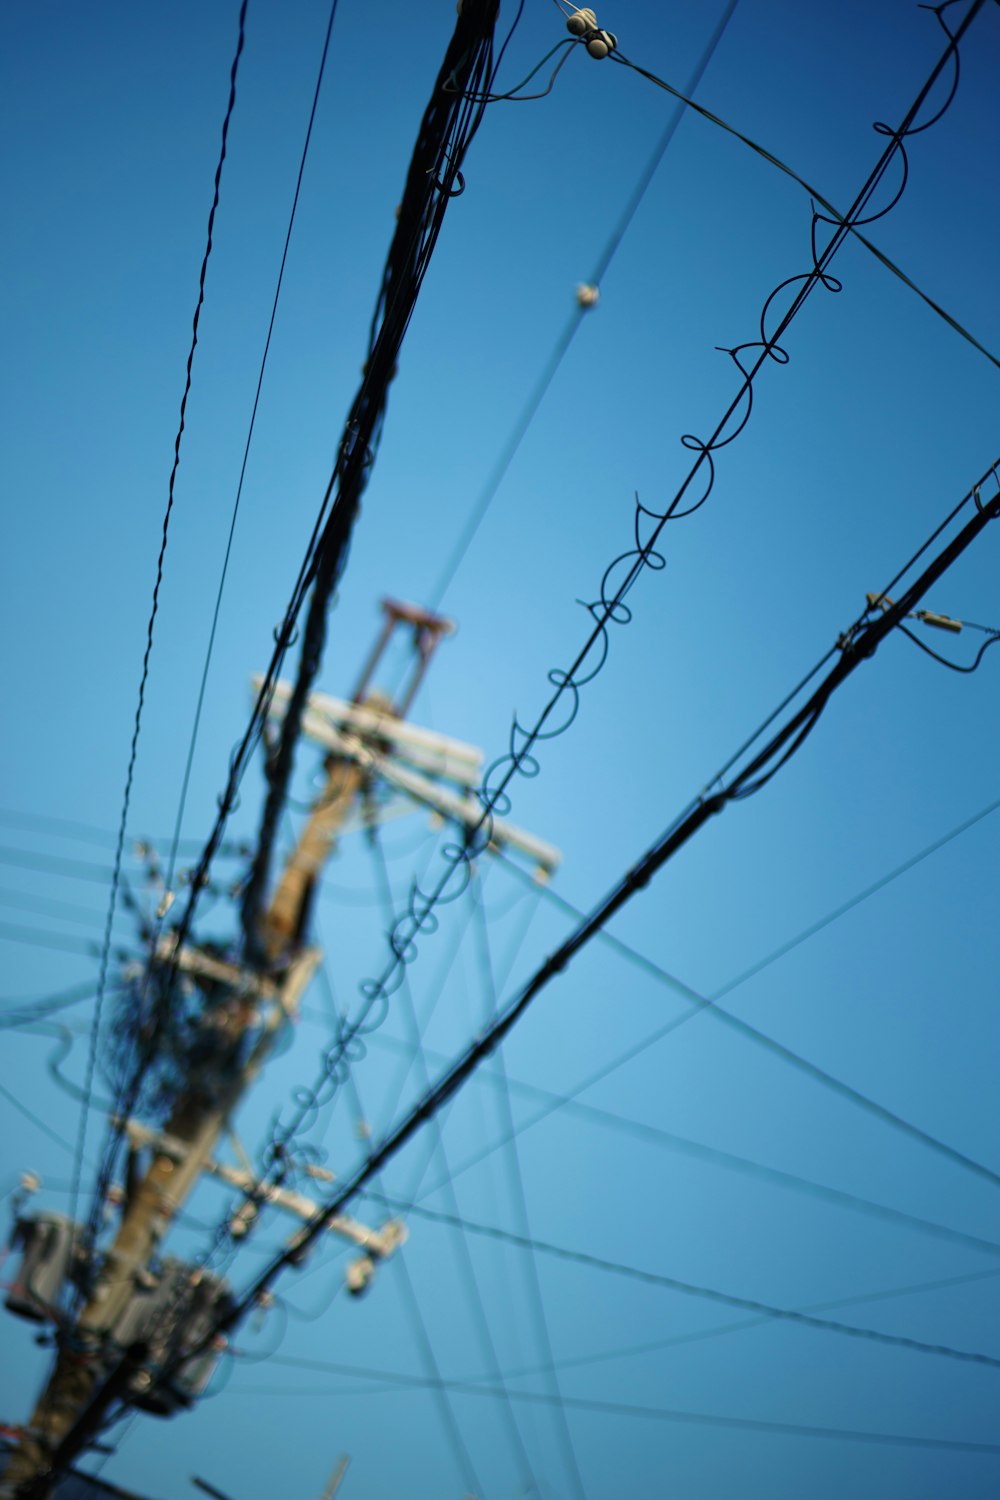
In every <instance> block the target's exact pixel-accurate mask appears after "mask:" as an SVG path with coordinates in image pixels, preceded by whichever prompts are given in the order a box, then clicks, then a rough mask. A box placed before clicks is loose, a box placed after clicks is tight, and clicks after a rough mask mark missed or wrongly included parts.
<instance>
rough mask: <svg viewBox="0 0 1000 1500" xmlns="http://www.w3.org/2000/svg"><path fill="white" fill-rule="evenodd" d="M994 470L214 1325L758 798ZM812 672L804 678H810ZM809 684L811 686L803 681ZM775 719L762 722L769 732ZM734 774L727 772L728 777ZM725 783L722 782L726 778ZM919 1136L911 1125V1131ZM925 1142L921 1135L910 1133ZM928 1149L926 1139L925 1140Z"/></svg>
mask: <svg viewBox="0 0 1000 1500" xmlns="http://www.w3.org/2000/svg"><path fill="white" fill-rule="evenodd" d="M990 472H991V470H987V474H986V475H984V476H983V477H982V478H981V479H980V480H978V481H977V483H976V484H975V485H973V486H972V487H971V488H970V489H969V490H968V491H967V492H966V494H965V495H964V496H963V498H962V499H961V500H960V501H959V503H958V505H957V506H956V507H955V508H954V509H953V510H952V511H951V512H950V514H949V516H948V517H946V519H945V521H944V522H942V524H941V526H939V527H938V528H936V530H935V532H934V533H933V535H932V537H931V538H929V539H928V541H926V542H924V543H923V544H922V545H921V547H920V548H919V549H918V550H917V552H916V553H915V554H914V557H913V558H912V559H911V560H910V562H909V563H908V564H907V565H906V567H905V568H904V569H903V570H901V571H900V572H899V573H897V575H896V577H895V578H894V579H893V582H892V586H893V587H895V584H896V583H897V582H898V581H900V579H901V578H902V577H903V576H904V574H905V573H906V572H908V571H909V569H911V568H912V566H914V564H915V561H916V559H919V558H920V557H922V556H923V554H924V553H925V552H926V551H927V550H928V549H929V547H930V546H931V545H932V543H933V541H934V540H935V539H936V538H937V537H938V536H939V535H940V533H941V531H942V529H943V528H944V527H946V526H948V525H949V523H954V521H955V520H956V519H957V517H958V516H959V514H960V513H961V511H962V510H964V509H966V508H967V507H970V506H971V507H973V514H972V516H971V518H970V519H969V520H967V521H966V522H965V524H964V525H963V526H962V528H961V529H960V530H959V531H958V532H957V534H956V535H954V536H953V538H952V540H951V541H950V542H948V543H946V544H945V545H943V546H942V547H941V549H940V550H939V551H938V552H937V553H936V555H935V556H934V557H933V558H932V559H931V561H930V562H929V563H928V564H927V565H926V566H925V568H924V569H923V571H922V572H921V573H920V574H919V575H918V576H917V578H916V579H915V580H914V581H913V583H912V584H910V585H909V587H908V588H907V589H906V591H905V592H904V593H903V594H902V595H901V596H900V599H899V601H898V602H897V603H896V604H894V605H892V606H891V607H890V608H888V609H886V610H884V611H881V612H880V611H877V610H876V611H875V612H874V614H873V611H872V607H871V606H869V607H868V608H866V610H865V612H864V613H863V614H862V615H861V616H860V617H859V618H858V619H857V620H855V622H854V623H853V624H852V625H851V626H849V628H848V629H847V630H846V631H844V632H843V633H842V634H841V635H840V636H839V637H838V641H837V646H836V652H837V654H838V660H837V661H836V662H835V664H834V665H833V667H832V668H831V669H830V670H829V672H827V673H826V675H825V676H824V677H823V678H822V679H821V680H820V682H819V684H818V685H817V686H816V687H815V688H814V689H813V691H812V692H811V693H810V694H809V696H808V698H807V699H806V701H805V702H804V703H803V704H802V705H801V706H800V707H798V708H790V709H788V710H787V711H785V712H784V717H783V719H782V722H781V723H780V724H779V727H778V728H777V729H776V730H775V731H774V732H773V733H772V734H771V735H770V738H768V739H767V740H766V742H765V743H764V745H763V746H762V748H760V749H759V750H756V751H754V748H753V747H754V745H755V744H756V742H757V740H758V739H759V738H760V737H761V736H762V734H763V733H764V732H766V730H764V729H762V730H759V731H757V732H756V733H755V734H754V735H753V736H752V737H751V739H750V740H749V741H747V742H746V744H745V746H744V748H743V749H742V750H741V751H740V752H738V757H739V759H740V760H742V762H743V764H742V765H741V767H740V768H739V769H738V770H734V769H733V766H734V763H735V762H734V760H731V761H730V762H728V763H727V766H726V767H725V769H724V771H723V772H722V773H720V774H719V775H717V776H716V777H714V778H712V780H711V781H710V782H709V783H708V784H707V788H706V791H705V792H703V793H701V794H700V795H699V796H698V797H697V798H696V799H695V800H694V801H693V802H692V803H691V804H690V805H689V807H688V809H686V810H685V812H684V813H682V814H681V815H680V816H679V817H678V818H677V819H676V820H675V821H674V822H673V823H672V824H671V825H670V827H669V828H668V829H666V830H665V832H664V833H663V834H662V835H661V836H660V837H659V838H658V839H657V840H656V841H655V842H654V843H653V844H652V845H651V846H650V848H649V849H648V850H647V851H646V853H645V854H644V855H643V856H642V857H641V858H640V859H638V860H637V861H636V862H635V863H634V864H633V865H632V866H631V867H630V868H629V869H628V870H627V871H626V872H625V874H624V875H623V876H622V877H621V879H620V880H619V881H618V882H617V883H616V885H615V886H614V887H613V888H612V889H611V890H610V891H609V892H608V894H607V895H606V896H605V897H604V898H603V900H602V901H601V902H600V903H599V904H598V905H597V906H596V907H595V908H594V910H593V911H592V912H591V914H590V915H589V916H588V917H587V918H586V919H585V920H584V921H582V922H580V923H579V924H578V925H577V927H576V928H575V929H574V931H573V932H572V933H571V934H570V936H569V937H568V938H567V939H566V940H565V941H564V942H563V943H562V944H561V945H560V946H559V947H558V948H557V949H556V951H555V952H554V953H553V954H552V955H551V956H550V957H549V958H548V959H547V960H546V961H545V962H544V963H543V964H542V965H541V967H540V968H539V969H538V970H536V972H535V974H534V975H533V976H532V977H531V978H530V979H529V980H528V981H527V983H526V984H525V985H524V986H523V987H522V988H521V989H520V990H519V991H518V993H517V994H516V995H515V996H514V997H513V998H512V999H511V1000H510V1001H508V1003H507V1004H506V1005H505V1006H504V1007H503V1009H502V1010H501V1011H500V1012H499V1013H498V1014H497V1016H496V1017H495V1019H494V1020H493V1021H492V1022H491V1024H490V1025H489V1026H487V1027H485V1028H484V1029H483V1031H482V1032H481V1034H480V1035H479V1036H478V1037H476V1038H475V1039H474V1040H473V1041H472V1042H471V1043H470V1044H469V1046H468V1047H467V1048H466V1049H465V1051H464V1052H463V1053H462V1054H460V1056H459V1057H458V1058H456V1059H455V1061H454V1062H453V1063H452V1064H451V1066H450V1067H449V1068H448V1069H447V1070H446V1071H445V1072H444V1074H443V1075H442V1076H441V1077H440V1078H439V1079H438V1081H437V1083H436V1084H434V1085H433V1087H432V1088H430V1089H428V1090H427V1092H426V1093H425V1094H424V1096H423V1097H422V1098H421V1099H419V1100H418V1101H417V1103H416V1104H415V1105H414V1106H413V1107H412V1109H410V1110H409V1112H408V1113H407V1114H406V1115H405V1116H404V1118H403V1119H402V1120H401V1121H400V1122H399V1123H398V1124H397V1125H396V1126H395V1127H394V1128H393V1129H392V1130H391V1131H390V1132H389V1133H388V1134H387V1135H386V1136H385V1137H384V1138H383V1139H382V1141H381V1142H380V1143H379V1144H378V1145H377V1146H376V1147H375V1148H374V1149H373V1150H372V1152H371V1153H370V1154H369V1156H368V1157H367V1158H366V1160H365V1161H363V1162H362V1163H361V1165H360V1166H359V1167H358V1168H357V1169H356V1170H355V1172H354V1173H353V1174H352V1176H351V1177H350V1178H349V1179H347V1180H345V1181H344V1183H343V1185H342V1186H341V1187H340V1188H339V1189H338V1191H337V1193H336V1194H335V1195H334V1196H333V1197H332V1198H331V1199H330V1200H328V1202H327V1203H326V1204H325V1205H324V1207H323V1208H322V1210H321V1211H319V1212H318V1213H317V1215H316V1216H315V1218H313V1219H312V1220H310V1222H309V1224H308V1225H307V1226H306V1228H305V1229H304V1231H303V1234H302V1237H301V1240H300V1241H299V1242H298V1244H297V1245H296V1247H295V1249H294V1250H293V1251H285V1252H283V1253H282V1254H281V1255H279V1256H277V1257H275V1259H274V1260H273V1261H272V1262H271V1264H270V1265H269V1266H267V1267H266V1268H265V1269H264V1271H263V1272H262V1273H261V1275H260V1276H259V1277H258V1278H257V1279H256V1280H255V1281H254V1282H253V1283H252V1285H251V1286H250V1288H249V1290H248V1292H247V1293H246V1295H245V1296H244V1297H243V1298H242V1300H241V1301H240V1302H239V1303H238V1304H237V1305H236V1307H235V1308H234V1309H233V1311H232V1313H231V1314H230V1315H229V1316H228V1317H227V1318H226V1319H225V1320H223V1321H222V1323H220V1325H219V1326H220V1328H221V1329H223V1330H228V1329H230V1328H232V1327H234V1326H235V1325H236V1324H237V1323H238V1322H239V1320H240V1319H241V1318H242V1317H243V1316H244V1315H245V1314H246V1312H247V1311H248V1310H249V1309H250V1308H252V1307H253V1306H254V1305H255V1304H256V1302H257V1300H258V1298H259V1297H260V1295H261V1294H262V1293H263V1292H265V1291H267V1289H268V1288H269V1287H270V1285H271V1283H272V1282H273V1281H274V1280H275V1278H276V1277H277V1276H279V1275H280V1273H281V1272H282V1271H283V1270H284V1269H286V1267H288V1266H289V1265H291V1264H293V1263H294V1262H295V1261H296V1260H297V1259H298V1258H299V1257H300V1254H301V1251H302V1250H303V1249H305V1248H307V1247H308V1246H309V1244H311V1243H312V1242H313V1241H315V1240H316V1239H317V1238H318V1237H319V1236H320V1235H321V1234H323V1233H324V1231H325V1229H326V1226H327V1225H328V1224H329V1222H330V1221H331V1219H333V1218H334V1217H335V1216H336V1215H337V1214H338V1213H340V1212H341V1211H342V1210H343V1209H344V1207H345V1206H346V1205H347V1204H348V1203H349V1202H350V1201H351V1199H352V1198H353V1197H354V1196H355V1194H356V1193H358V1192H359V1191H360V1190H361V1189H362V1188H363V1187H364V1186H365V1185H366V1184H367V1183H368V1182H370V1181H371V1180H372V1178H373V1177H375V1176H376V1175H377V1174H378V1173H379V1172H380V1171H381V1170H382V1168H383V1167H384V1166H385V1165H386V1164H387V1163H388V1162H389V1161H391V1160H392V1159H393V1158H394V1157H395V1156H396V1155H397V1154H398V1153H399V1152H400V1151H401V1150H402V1148H403V1147H404V1146H405V1145H406V1144H407V1143H408V1142H409V1141H410V1140H411V1139H412V1138H413V1136H414V1135H416V1134H417V1132H418V1131H419V1130H420V1129H421V1128H422V1127H423V1125H424V1124H425V1123H426V1122H427V1121H428V1120H430V1119H432V1118H433V1116H434V1115H436V1114H437V1112H438V1111H439V1110H440V1109H441V1108H442V1107H443V1106H444V1105H445V1104H446V1103H447V1102H448V1101H449V1100H450V1099H451V1098H453V1097H454V1095H455V1094H456V1093H458V1091H459V1090H460V1089H461V1088H462V1087H463V1086H464V1084H465V1083H466V1082H467V1081H468V1079H469V1078H470V1077H471V1076H472V1074H473V1073H474V1072H475V1071H476V1069H477V1068H478V1067H479V1066H480V1064H481V1063H482V1062H483V1061H484V1060H485V1059H486V1058H487V1057H489V1056H491V1055H492V1054H493V1053H494V1052H495V1050H496V1048H497V1047H498V1046H499V1045H500V1043H501V1042H502V1041H503V1040H504V1038H505V1037H506V1036H507V1035H508V1033H509V1032H510V1031H511V1030H512V1029H513V1028H514V1026H516V1024H517V1022H518V1021H519V1020H520V1018H521V1017H522V1016H523V1015H524V1013H525V1012H526V1011H527V1010H528V1008H529V1007H530V1006H531V1004H532V1002H533V1000H534V999H535V998H536V997H537V995H538V994H539V993H540V992H541V991H542V990H543V989H545V988H546V986H547V985H548V984H549V983H550V982H551V981H552V980H553V979H554V978H556V977H557V976H558V975H559V974H561V973H562V972H563V970H564V969H565V968H566V967H567V966H568V964H569V963H570V962H571V960H572V959H573V958H574V957H575V956H576V954H577V953H579V952H580V951H581V950H582V949H583V948H584V947H585V946H586V945H587V943H588V942H590V941H591V939H592V938H594V937H595V936H596V934H597V933H598V932H600V930H601V929H602V928H603V927H604V926H605V925H606V923H607V922H608V921H609V920H610V919H611V917H612V916H613V915H614V914H615V913H616V912H617V911H619V910H620V909H621V908H622V907H623V906H625V905H626V904H627V903H628V902H629V901H630V900H631V899H632V897H633V896H634V895H635V894H636V892H638V891H640V890H642V889H643V888H644V887H645V886H646V885H647V884H648V883H649V881H650V880H651V879H652V878H653V876H654V875H655V874H656V873H657V872H658V871H659V870H660V869H662V867H663V866H664V865H665V864H666V863H667V861H668V860H669V859H671V858H672V857H673V856H674V855H675V854H676V853H677V852H678V851H679V850H680V849H681V848H682V847H683V846H684V845H685V844H686V843H687V842H688V841H689V840H690V839H691V838H693V837H694V835H695V834H696V833H697V832H698V831H699V830H700V829H701V828H702V827H704V825H705V824H706V823H707V822H708V821H709V820H710V819H711V818H712V817H713V816H715V815H716V814H717V813H719V812H721V811H722V809H723V808H724V807H725V806H727V804H728V803H729V802H732V801H740V800H743V799H746V798H748V797H750V796H753V795H754V794H755V793H757V792H758V791H761V790H762V789H763V788H764V787H765V786H766V785H767V783H768V782H769V781H770V780H771V778H772V777H773V776H775V775H776V774H777V772H778V771H779V770H780V769H781V767H782V766H783V765H785V764H786V763H787V762H788V761H789V760H790V759H791V758H792V756H794V755H795V754H796V753H797V752H798V750H800V749H801V747H802V745H803V744H804V743H805V741H806V739H807V737H808V735H809V734H810V733H811V731H812V730H813V728H815V725H816V724H817V722H818V720H819V718H820V716H821V715H822V713H823V711H824V709H825V708H826V706H827V704H828V703H829V702H830V699H831V698H832V697H833V695H834V693H835V692H836V691H837V689H838V688H840V687H841V686H842V685H843V684H844V683H845V682H846V681H847V679H848V678H849V677H850V676H851V675H852V674H853V673H854V672H855V671H856V670H857V669H858V667H859V666H861V665H862V664H863V663H864V662H866V661H868V660H869V659H870V658H871V657H872V656H873V655H874V654H875V652H876V651H877V649H878V647H879V646H880V645H881V643H882V642H883V641H884V640H885V638H886V636H888V635H889V634H890V633H891V632H892V631H893V630H894V629H895V628H896V626H897V625H898V624H899V622H900V620H901V619H904V618H905V617H906V615H907V614H908V613H909V612H910V611H911V610H913V609H914V608H915V607H916V605H917V604H918V603H919V601H920V600H921V599H922V598H923V596H924V595H925V594H926V592H927V591H928V589H930V588H931V587H932V586H933V585H934V584H935V583H936V582H937V580H938V579H939V578H940V577H941V576H942V575H943V574H944V573H945V572H946V571H947V570H948V568H950V567H951V566H952V565H953V563H955V562H956V561H957V559H958V558H959V557H960V556H961V555H962V554H963V553H964V552H965V551H966V550H967V549H968V548H969V547H970V546H971V545H972V543H973V542H974V541H975V540H976V539H977V538H978V537H979V536H981V534H982V532H983V531H984V530H985V529H986V527H987V526H988V525H989V524H990V522H991V521H992V520H995V519H996V518H997V516H998V515H1000V491H998V493H997V494H996V495H994V496H993V497H992V499H990V500H989V501H988V502H987V501H983V499H982V497H981V493H980V487H981V486H982V485H983V484H984V483H985V482H986V479H987V478H988V476H989V474H990ZM814 675H815V673H811V674H809V676H810V678H812V677H813V676H814ZM807 680H808V679H807ZM774 718H775V715H774V714H772V715H769V717H768V718H767V719H766V720H765V721H764V724H765V726H767V727H770V726H771V724H772V722H773V720H774ZM730 773H732V774H730ZM726 778H728V779H726ZM909 1128H911V1129H912V1130H913V1131H915V1132H916V1127H909ZM917 1133H919V1134H921V1135H924V1132H917ZM926 1139H927V1143H928V1144H931V1143H932V1142H931V1138H929V1137H927V1138H926ZM937 1144H938V1146H940V1147H941V1149H942V1150H944V1151H945V1152H946V1154H948V1155H949V1156H951V1157H952V1158H953V1159H954V1160H956V1161H958V1162H960V1163H961V1164H963V1165H964V1166H966V1167H967V1168H968V1169H969V1170H970V1171H974V1172H975V1173H976V1174H977V1175H979V1176H981V1177H984V1178H986V1179H988V1180H989V1181H991V1182H992V1183H993V1184H994V1185H1000V1173H997V1172H995V1171H993V1170H992V1169H991V1168H989V1167H986V1166H984V1165H983V1164H981V1163H979V1162H976V1161H974V1160H973V1159H972V1158H968V1157H965V1156H964V1155H963V1154H962V1153H960V1152H958V1151H956V1150H954V1148H951V1147H946V1146H943V1144H942V1143H937Z"/></svg>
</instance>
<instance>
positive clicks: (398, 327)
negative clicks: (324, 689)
mask: <svg viewBox="0 0 1000 1500" xmlns="http://www.w3.org/2000/svg"><path fill="white" fill-rule="evenodd" d="M497 9H498V4H497V0H467V3H466V4H464V5H463V7H462V8H461V10H460V11H459V15H458V21H457V25H456V28H455V33H454V35H453V37H452V39H451V42H450V44H449V46H448V50H447V52H446V54H445V58H444V62H443V64H442V67H441V70H440V72H439V74H438V77H437V80H436V82H435V85H434V90H433V92H432V95H431V99H430V102H429V104H428V106H427V109H426V111H425V113H424V117H423V120H422V122H421V126H420V131H419V133H418V137H417V144H416V147H415V149H414V154H413V158H412V160H411V163H410V169H409V172H408V174H407V180H406V186H405V188H404V191H403V198H402V202H401V203H400V208H399V218H398V222H397V225H396V232H395V234H394V235H393V240H392V244H391V246H390V249H389V255H388V258H387V261H386V265H385V270H384V273H383V279H382V287H381V290H380V294H379V299H378V302H377V304H376V307H375V312H374V314H373V317H372V324H371V331H370V336H369V352H368V359H367V361H366V363H365V367H364V375H363V377H362V383H361V386H360V389H359V391H358V393H357V396H356V397H355V400H354V404H353V406H352V408H351V412H350V415H349V417H348V420H347V424H346V426H345V429H344V436H343V439H342V442H341V445H340V450H339V455H338V459H337V464H336V467H335V469H334V473H333V476H332V477H331V480H330V483H329V486H328V487H327V491H326V494H325V496H324V500H323V506H322V508H321V511H320V520H318V521H317V528H319V527H320V524H321V522H322V519H323V516H324V514H325V512H326V510H327V507H328V506H329V518H328V519H327V520H326V521H325V524H323V525H322V530H321V531H319V534H318V536H317V533H315V532H314V536H316V542H315V550H314V552H313V558H312V561H311V563H310V567H309V581H310V583H311V587H312V597H311V600H310V604H309V610H308V614H307V619H306V624H305V629H304V636H303V643H302V652H301V656H300V661H299V668H298V672H297V674H296V677H295V681H294V684H293V688H292V693H291V696H290V698H289V701H288V705H287V707H286V710H285V714H284V718H283V720H282V725H281V731H280V733H279V736H278V743H277V746H276V748H275V750H274V753H273V754H272V755H271V757H270V760H269V774H268V783H269V785H268V791H267V797H266V799H265V805H264V812H263V816H262V819H261V826H260V833H259V837H258V843H257V850H256V854H255V856H254V859H253V862H252V865H251V870H250V875H249V878H248V880H247V884H246V888H245V891H244V896H243V905H242V912H241V921H242V927H243V937H244V947H245V951H246V954H247V956H248V957H249V958H250V960H251V961H252V962H254V963H256V964H258V965H260V964H262V963H263V962H264V961H265V953H264V950H263V947H262V943H261V936H260V932H259V925H260V918H261V913H262V910H263V902H264V896H265V891H266V887H267V881H268V875H269V871H270V865H271V859H272V855H273V848H274V840H275V836H276V833H277V826H278V819H279V816H280V813H281V808H282V806H283V803H284V799H285V795H286V793H287V791H288V786H289V782H290V779H291V775H292V769H293V765H294V753H295V745H296V742H297V740H298V737H299V733H300V730H301V719H302V713H303V710H304V708H305V703H306V699H307V697H308V693H309V689H310V687H311V685H312V682H313V680H314V678H315V675H316V672H317V671H318V668H319V663H320V659H321V657H322V652H323V647H324V645H325V640H326V629H327V615H328V611H329V605H330V601H331V598H332V596H333V591H334V589H335V587H336V584H337V580H338V579H339V577H340V573H341V570H342V568H343V566H344V563H345V561H346V557H347V548H348V545H349V541H350V537H351V534H352V531H353V527H354V523H355V520H356V517H357V514H358V511H359V507H360V503H361V496H362V493H363V491H364V489H365V487H366V485H367V482H368V471H369V468H370V466H371V463H372V462H373V459H374V452H375V449H376V448H377V446H378V441H379V437H380V435H381V430H382V425H383V421H384V417H385V411H386V405H387V401H388V392H389V386H390V384H391V382H392V380H393V378H394V376H395V372H396V361H397V357H398V355H399V351H400V348H401V346H402V342H403V338H404V335H405V333H406V331H407V328H408V326H409V323H410V319H411V318H412V316H413V311H414V308H415V306H416V302H417V299H418V297H419V294H420V290H421V287H422V284H423V279H424V277H425V275H426V273H427V268H428V265H429V263H430V259H431V256H432V254H433V251H434V247H435V245H436V243H437V239H438V236H439V234H440V232H441V228H442V226H443V223H444V216H445V212H446V210H447V207H448V204H449V202H450V200H451V199H452V198H453V197H455V196H457V195H458V194H459V193H461V192H462V191H463V189H464V178H463V177H462V174H461V166H462V162H463V161H464V159H465V155H466V153H467V151H468V149H469V147H470V145H471V144H472V141H473V139H474V137H475V135H476V132H477V131H478V129H479V126H480V124H481V123H482V118H483V110H484V108H485V106H484V105H482V104H475V103H467V102H466V101H465V100H464V98H463V95H464V93H465V91H466V89H468V88H470V86H471V88H472V90H473V92H475V91H476V89H477V87H478V84H479V82H480V81H482V79H483V78H485V77H487V76H488V77H492V76H493V63H492V46H493V31H494V27H495V25H496V19H497ZM335 491H336V494H335V496H334V492H335ZM311 551H312V544H311Z"/></svg>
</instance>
